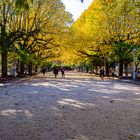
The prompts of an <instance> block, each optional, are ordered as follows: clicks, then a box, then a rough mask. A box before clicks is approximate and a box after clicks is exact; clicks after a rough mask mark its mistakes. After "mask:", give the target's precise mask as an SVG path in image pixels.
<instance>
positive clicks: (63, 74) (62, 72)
mask: <svg viewBox="0 0 140 140" xmlns="http://www.w3.org/2000/svg"><path fill="white" fill-rule="evenodd" d="M61 75H62V78H65V70H64V68H61Z"/></svg>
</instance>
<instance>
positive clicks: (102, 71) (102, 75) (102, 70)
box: [100, 68, 104, 80]
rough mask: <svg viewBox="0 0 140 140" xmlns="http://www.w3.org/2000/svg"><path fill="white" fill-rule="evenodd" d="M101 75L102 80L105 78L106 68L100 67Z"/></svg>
mask: <svg viewBox="0 0 140 140" xmlns="http://www.w3.org/2000/svg"><path fill="white" fill-rule="evenodd" d="M100 77H101V80H104V69H102V68H101V69H100Z"/></svg>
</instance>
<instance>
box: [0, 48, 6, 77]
mask: <svg viewBox="0 0 140 140" xmlns="http://www.w3.org/2000/svg"><path fill="white" fill-rule="evenodd" d="M3 49H4V48H3ZM1 65H2V75H1V76H2V77H7V50H6V49H5V50H2V52H1Z"/></svg>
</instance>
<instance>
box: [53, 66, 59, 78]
mask: <svg viewBox="0 0 140 140" xmlns="http://www.w3.org/2000/svg"><path fill="white" fill-rule="evenodd" d="M53 74H54V76H55V78H57V75H58V68H56V67H54V69H53Z"/></svg>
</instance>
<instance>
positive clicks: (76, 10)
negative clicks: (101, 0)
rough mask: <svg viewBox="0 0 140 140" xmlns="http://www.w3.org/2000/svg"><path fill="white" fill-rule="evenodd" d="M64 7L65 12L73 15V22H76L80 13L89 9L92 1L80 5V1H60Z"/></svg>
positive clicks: (88, 0) (86, 0)
mask: <svg viewBox="0 0 140 140" xmlns="http://www.w3.org/2000/svg"><path fill="white" fill-rule="evenodd" d="M61 1H62V2H63V3H64V5H65V7H66V11H68V12H70V13H71V14H72V15H73V18H74V20H76V19H77V18H78V17H79V16H80V15H81V14H82V12H83V11H84V10H85V9H87V8H88V7H89V5H90V4H91V2H92V1H93V0H84V2H83V3H81V1H80V0H61Z"/></svg>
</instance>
